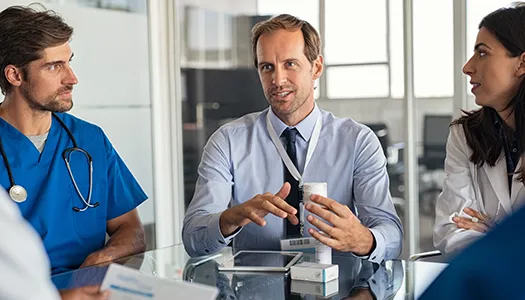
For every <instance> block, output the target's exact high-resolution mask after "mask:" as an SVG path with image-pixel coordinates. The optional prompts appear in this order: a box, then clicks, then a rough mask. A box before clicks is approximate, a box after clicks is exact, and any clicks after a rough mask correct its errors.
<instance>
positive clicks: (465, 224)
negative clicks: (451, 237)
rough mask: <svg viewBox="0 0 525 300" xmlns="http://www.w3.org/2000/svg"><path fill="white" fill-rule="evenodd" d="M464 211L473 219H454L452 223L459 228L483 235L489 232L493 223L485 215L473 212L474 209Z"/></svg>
mask: <svg viewBox="0 0 525 300" xmlns="http://www.w3.org/2000/svg"><path fill="white" fill-rule="evenodd" d="M463 211H464V212H465V213H466V214H467V215H469V216H471V217H472V218H464V217H454V218H452V221H454V222H455V223H456V224H457V225H458V227H459V228H463V229H472V230H475V231H478V232H481V233H485V232H487V231H488V230H489V228H490V223H491V222H490V221H489V218H488V217H487V216H486V215H485V214H482V213H480V212H478V211H476V210H473V209H472V208H465V209H464V210H463Z"/></svg>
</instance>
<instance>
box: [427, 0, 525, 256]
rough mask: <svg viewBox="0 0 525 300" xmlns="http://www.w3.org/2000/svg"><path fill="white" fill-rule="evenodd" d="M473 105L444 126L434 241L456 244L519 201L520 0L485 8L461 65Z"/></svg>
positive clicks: (522, 114)
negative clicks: (442, 171)
mask: <svg viewBox="0 0 525 300" xmlns="http://www.w3.org/2000/svg"><path fill="white" fill-rule="evenodd" d="M463 73H465V74H466V75H467V76H469V77H470V83H471V84H472V86H473V87H472V93H473V94H474V95H475V98H476V104H478V105H480V106H481V108H480V109H478V110H474V111H470V112H464V113H465V114H464V115H463V116H462V117H460V118H459V119H457V120H454V121H453V122H452V124H451V126H450V134H449V137H448V141H447V157H446V160H445V179H444V184H443V192H442V193H441V195H440V196H439V198H438V200H437V204H436V223H435V226H434V246H435V247H436V248H438V249H439V250H440V251H441V252H442V253H450V252H455V251H456V250H460V249H462V248H464V247H465V246H467V245H468V244H470V243H471V242H473V241H474V240H476V239H477V238H479V237H481V236H483V235H484V234H485V233H486V232H487V231H488V230H490V229H491V228H492V227H493V226H495V225H496V224H497V223H498V222H499V221H501V220H502V219H503V218H505V217H506V216H508V215H510V214H511V213H512V212H514V211H516V210H517V209H518V208H519V207H521V206H522V205H523V204H524V203H525V189H524V180H525V167H524V166H523V164H522V160H521V157H522V156H523V153H524V151H525V82H524V80H523V78H524V74H525V4H524V3H515V4H513V5H512V6H510V7H506V8H501V9H498V10H496V11H494V12H492V13H490V14H489V15H487V16H486V17H485V18H484V19H483V20H482V21H481V23H480V25H479V32H478V36H477V39H476V44H475V46H474V54H473V56H472V57H471V58H470V60H469V61H468V62H467V63H466V64H465V66H464V67H463Z"/></svg>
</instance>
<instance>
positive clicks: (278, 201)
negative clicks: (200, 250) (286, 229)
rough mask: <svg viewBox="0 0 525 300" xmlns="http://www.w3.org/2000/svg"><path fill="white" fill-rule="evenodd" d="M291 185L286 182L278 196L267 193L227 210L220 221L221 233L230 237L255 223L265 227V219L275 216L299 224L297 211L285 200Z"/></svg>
mask: <svg viewBox="0 0 525 300" xmlns="http://www.w3.org/2000/svg"><path fill="white" fill-rule="evenodd" d="M290 188H291V187H290V184H289V183H287V182H285V183H284V184H283V186H282V187H281V189H280V190H279V191H278V192H277V194H275V195H274V194H272V193H265V194H263V195H257V196H255V197H253V198H252V199H250V200H248V201H246V202H244V203H243V204H239V205H237V206H234V207H231V208H229V209H227V210H225V211H224V212H223V213H222V214H221V216H220V219H219V224H220V228H221V233H222V235H223V236H229V235H231V234H232V233H234V232H235V230H237V229H238V228H239V227H241V226H244V225H246V224H248V223H250V222H253V223H255V224H257V225H259V226H265V225H266V221H265V220H264V217H266V215H267V214H273V215H276V216H278V217H279V218H283V219H284V218H287V219H288V220H289V221H290V222H291V223H292V224H294V225H297V224H299V220H298V219H297V217H296V216H295V214H296V213H297V210H296V209H295V208H294V207H293V206H291V205H290V204H288V203H286V201H285V200H284V199H285V198H286V197H287V196H288V194H289V193H290Z"/></svg>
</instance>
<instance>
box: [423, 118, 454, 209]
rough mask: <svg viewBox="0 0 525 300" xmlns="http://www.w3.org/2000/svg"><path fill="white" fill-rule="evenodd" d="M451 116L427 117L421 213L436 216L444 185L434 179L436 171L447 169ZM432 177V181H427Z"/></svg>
mask: <svg viewBox="0 0 525 300" xmlns="http://www.w3.org/2000/svg"><path fill="white" fill-rule="evenodd" d="M451 121H452V116H451V115H425V119H424V125H423V126H424V128H423V155H422V156H421V157H420V158H419V165H420V166H423V167H424V171H421V173H422V174H420V175H421V176H420V178H421V180H420V183H419V185H420V186H419V201H420V202H421V212H423V213H425V214H428V215H434V210H435V207H436V200H437V197H438V195H439V193H441V189H442V183H441V180H440V179H436V178H434V177H435V176H434V175H435V173H436V171H440V170H443V169H444V168H445V157H446V154H447V151H446V145H447V138H448V133H449V125H450V122H451ZM428 177H430V179H426V178H428Z"/></svg>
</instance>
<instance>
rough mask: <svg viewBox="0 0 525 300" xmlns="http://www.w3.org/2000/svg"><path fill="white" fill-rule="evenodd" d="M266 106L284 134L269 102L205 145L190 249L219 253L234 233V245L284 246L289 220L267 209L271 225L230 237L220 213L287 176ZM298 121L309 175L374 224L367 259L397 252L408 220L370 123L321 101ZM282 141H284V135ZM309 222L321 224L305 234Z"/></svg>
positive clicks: (187, 235)
mask: <svg viewBox="0 0 525 300" xmlns="http://www.w3.org/2000/svg"><path fill="white" fill-rule="evenodd" d="M268 113H269V114H270V120H271V122H272V125H273V127H274V129H275V131H276V133H277V135H279V136H280V135H281V134H282V132H283V131H284V130H285V129H286V128H287V125H286V124H284V123H283V122H282V121H281V120H280V119H279V118H277V116H276V115H275V114H274V113H273V111H272V110H271V109H266V110H264V111H262V112H259V113H252V114H248V115H246V116H244V117H242V118H240V119H237V120H235V121H233V122H231V123H228V124H226V125H224V126H222V127H221V128H219V129H218V130H217V131H216V132H215V133H214V134H213V135H212V136H211V137H210V139H209V141H208V143H207V144H206V146H205V147H204V152H203V156H202V160H201V163H200V165H199V169H198V174H199V177H198V179H197V184H196V189H195V194H194V196H193V199H192V201H191V203H190V205H189V207H188V210H187V212H186V216H185V218H184V226H183V232H182V235H183V242H184V246H185V248H186V251H187V252H188V254H190V255H191V256H197V255H205V254H209V253H213V252H216V251H218V250H220V249H221V248H222V247H225V246H226V245H227V244H228V243H229V242H230V241H231V240H232V239H233V246H234V248H235V250H280V240H281V239H283V238H284V234H285V223H284V222H288V220H286V219H285V220H283V219H281V218H279V217H277V216H274V215H271V214H268V215H267V216H266V217H265V220H266V226H264V227H261V226H258V225H257V224H255V223H250V224H248V225H246V226H244V227H242V228H241V229H240V230H238V231H236V232H235V233H234V234H233V235H231V236H228V237H226V238H225V237H224V236H222V234H221V232H220V228H219V217H220V215H221V214H222V212H223V211H224V210H226V209H227V208H228V207H231V206H235V205H239V204H241V203H244V202H246V201H248V200H250V199H252V198H253V197H254V196H256V195H257V194H264V193H266V192H271V193H277V191H278V190H279V189H280V188H281V186H282V185H283V183H284V168H285V167H284V164H283V162H282V160H281V157H280V156H279V153H278V152H277V149H276V148H275V145H274V144H273V143H272V140H271V138H270V135H269V133H268V130H267V128H266V115H267V114H268ZM319 115H320V116H321V118H322V123H323V127H322V129H321V134H320V137H319V141H318V144H317V147H316V149H315V152H314V153H313V156H312V159H311V161H310V162H309V165H308V167H307V169H306V170H304V172H303V168H304V164H305V158H306V151H307V148H308V143H309V141H310V137H311V135H312V133H313V130H314V127H315V123H316V121H317V117H318V116H319ZM295 128H297V130H298V131H299V133H300V134H299V135H300V138H298V139H297V144H296V146H297V153H298V164H299V171H300V172H301V173H302V174H303V178H304V182H327V183H328V198H331V199H334V200H336V201H338V202H339V203H342V204H344V205H347V206H348V207H349V208H350V209H351V210H352V211H353V212H354V213H355V214H356V215H357V217H358V218H359V220H360V221H361V222H362V224H363V225H364V226H366V227H368V228H370V230H371V232H372V234H373V235H374V238H375V240H376V247H375V249H374V250H373V252H372V253H371V254H370V256H369V257H368V259H369V260H371V261H374V262H380V261H382V260H384V259H394V258H397V257H398V256H399V255H400V253H401V247H402V239H403V232H402V226H401V222H400V220H399V218H398V217H397V215H396V212H395V209H394V205H393V203H392V198H391V196H390V192H389V180H388V174H387V171H386V158H385V156H384V154H383V151H382V149H381V144H380V143H379V140H378V139H377V137H376V136H375V134H374V133H373V132H372V130H370V129H369V128H368V127H366V126H364V125H362V124H359V123H357V122H355V121H353V120H352V119H341V118H336V117H335V116H334V115H332V114H331V113H330V112H327V111H323V110H321V109H319V108H318V107H317V105H316V106H315V108H314V110H313V111H312V112H311V113H310V114H309V115H308V116H307V117H306V118H305V119H304V120H303V121H301V122H300V123H299V124H297V125H296V126H295ZM281 142H283V144H284V138H281ZM309 228H315V227H313V226H312V225H311V224H310V223H309V222H308V221H306V223H305V235H306V236H309V234H308V229H309ZM339 254H341V253H339Z"/></svg>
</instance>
